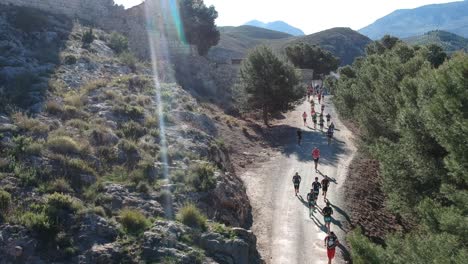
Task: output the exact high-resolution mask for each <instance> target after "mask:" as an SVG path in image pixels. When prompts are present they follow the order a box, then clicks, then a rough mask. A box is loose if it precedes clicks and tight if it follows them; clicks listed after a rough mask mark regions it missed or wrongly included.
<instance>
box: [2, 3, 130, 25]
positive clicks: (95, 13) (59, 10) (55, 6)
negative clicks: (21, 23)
mask: <svg viewBox="0 0 468 264" xmlns="http://www.w3.org/2000/svg"><path fill="white" fill-rule="evenodd" d="M0 4H5V5H6V4H11V5H15V6H25V7H32V8H37V9H40V10H44V11H47V12H51V13H55V14H61V15H67V16H69V17H72V18H80V19H83V20H87V21H90V22H94V23H96V22H98V21H100V20H101V19H102V18H106V17H109V16H110V15H111V14H112V13H113V12H114V11H117V10H119V9H121V10H122V9H123V7H119V6H116V5H114V1H113V0H0Z"/></svg>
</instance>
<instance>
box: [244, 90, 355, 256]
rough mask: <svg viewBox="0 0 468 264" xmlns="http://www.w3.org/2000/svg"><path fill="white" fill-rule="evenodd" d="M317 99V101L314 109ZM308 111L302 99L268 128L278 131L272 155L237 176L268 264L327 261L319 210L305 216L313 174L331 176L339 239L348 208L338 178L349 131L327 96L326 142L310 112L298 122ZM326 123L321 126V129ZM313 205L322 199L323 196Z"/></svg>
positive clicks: (351, 149)
mask: <svg viewBox="0 0 468 264" xmlns="http://www.w3.org/2000/svg"><path fill="white" fill-rule="evenodd" d="M319 107H320V105H316V106H315V108H316V111H319ZM304 111H306V112H307V114H308V115H310V103H308V102H307V101H304V103H303V104H301V105H299V106H298V107H297V108H296V109H295V110H294V111H291V112H289V113H288V114H286V115H285V117H284V118H283V119H282V120H280V121H279V122H278V123H276V124H274V126H273V128H271V129H272V130H273V131H274V132H273V134H275V135H277V142H272V145H275V147H276V150H277V152H276V153H274V154H273V155H272V156H271V159H270V160H268V161H266V162H264V163H261V164H256V167H255V168H254V169H251V170H248V171H246V172H245V173H244V174H243V175H242V176H241V177H242V180H243V181H244V183H245V185H246V187H247V194H248V195H249V198H250V201H251V204H252V207H253V221H254V223H253V227H252V229H253V231H254V233H255V234H256V235H257V239H258V248H259V251H260V254H261V255H262V258H263V259H264V260H265V261H266V262H267V263H272V264H277V263H278V264H280V263H281V264H295V263H298V264H299V263H301V264H302V263H314V264H315V263H327V256H326V249H325V247H324V245H323V243H324V242H323V239H324V238H325V236H326V233H325V230H326V228H325V226H324V221H323V216H322V215H321V214H320V212H319V210H316V212H315V213H314V214H313V215H312V216H309V210H308V208H307V205H306V200H307V199H306V197H307V193H308V192H309V190H310V188H311V185H312V182H313V181H314V178H315V177H319V181H321V180H322V179H323V175H327V176H328V177H330V178H331V179H332V181H331V184H330V187H329V190H328V195H327V198H328V199H329V201H330V202H331V203H332V205H333V209H334V215H333V219H334V220H333V222H332V226H331V230H332V231H334V232H335V233H336V234H337V236H338V239H339V240H340V241H341V242H342V243H343V242H344V237H345V232H344V230H343V229H344V226H343V225H344V224H345V222H347V218H348V216H347V214H346V212H344V210H343V209H342V208H344V206H343V204H344V203H343V183H344V182H345V177H346V175H347V169H348V166H349V164H350V162H351V160H352V158H353V155H354V154H355V152H356V148H355V146H354V144H353V135H352V133H351V132H350V131H349V130H348V129H347V128H346V127H345V126H344V125H343V124H342V123H341V122H340V120H337V114H336V111H335V109H334V107H333V105H332V103H331V98H330V97H329V96H327V98H326V100H325V111H324V115H326V114H327V113H330V114H331V116H332V121H333V122H334V123H335V127H336V128H337V129H336V131H335V138H334V140H333V142H332V144H331V145H330V146H328V144H327V139H326V136H325V133H324V132H320V131H318V130H314V129H313V128H311V127H313V125H312V122H311V119H310V117H309V119H308V120H307V121H308V125H309V126H310V127H306V126H304V125H303V121H302V113H303V112H304ZM297 128H302V129H303V143H302V146H298V145H297V143H296V130H297ZM325 130H326V128H325V129H324V131H325ZM314 146H317V147H318V148H319V149H320V151H321V158H320V163H319V167H318V169H319V173H316V172H315V170H314V168H313V161H312V158H311V151H312V149H313V147H314ZM295 172H299V174H300V175H301V177H302V182H301V186H300V195H299V196H298V197H296V196H295V195H294V188H293V184H292V176H293V175H294V173H295ZM318 205H319V207H320V208H323V207H324V205H325V202H324V199H323V196H321V192H320V197H319V200H318ZM345 254H347V251H346V248H345V246H341V247H340V248H339V249H337V254H336V255H337V256H336V258H335V261H334V262H333V263H345V261H344V255H345Z"/></svg>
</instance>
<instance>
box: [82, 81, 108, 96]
mask: <svg viewBox="0 0 468 264" xmlns="http://www.w3.org/2000/svg"><path fill="white" fill-rule="evenodd" d="M107 84H108V81H107V80H104V79H98V80H94V81H90V82H88V83H87V84H85V85H84V86H83V87H81V90H82V92H83V93H85V94H88V93H90V92H92V91H94V90H97V89H100V88H102V87H106V86H107Z"/></svg>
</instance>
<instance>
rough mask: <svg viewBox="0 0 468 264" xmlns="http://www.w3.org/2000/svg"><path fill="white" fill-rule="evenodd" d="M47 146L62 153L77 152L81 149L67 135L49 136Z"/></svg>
mask: <svg viewBox="0 0 468 264" xmlns="http://www.w3.org/2000/svg"><path fill="white" fill-rule="evenodd" d="M47 147H48V148H49V149H50V150H51V151H53V152H56V153H60V154H64V155H68V154H79V153H80V152H81V150H82V148H81V146H80V145H79V144H78V143H77V142H76V141H75V140H74V139H72V138H70V137H67V136H58V137H52V138H49V140H48V141H47Z"/></svg>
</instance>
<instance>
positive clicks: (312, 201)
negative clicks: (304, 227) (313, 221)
mask: <svg viewBox="0 0 468 264" xmlns="http://www.w3.org/2000/svg"><path fill="white" fill-rule="evenodd" d="M316 200H317V198H315V194H314V190H313V189H310V193H308V194H307V203H308V205H309V216H310V215H311V214H313V211H314V210H315V201H316Z"/></svg>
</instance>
